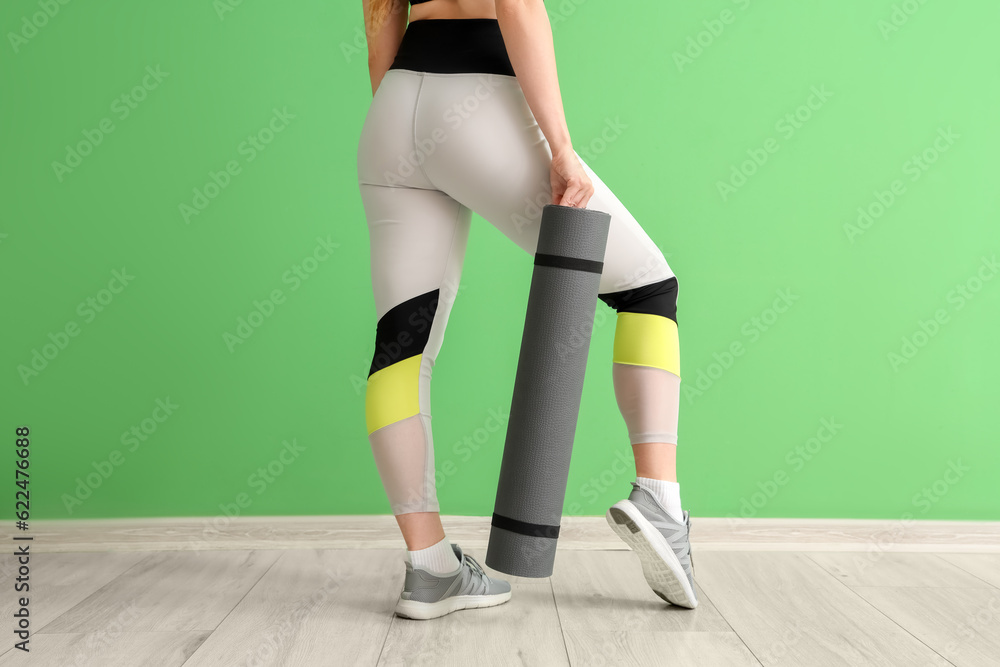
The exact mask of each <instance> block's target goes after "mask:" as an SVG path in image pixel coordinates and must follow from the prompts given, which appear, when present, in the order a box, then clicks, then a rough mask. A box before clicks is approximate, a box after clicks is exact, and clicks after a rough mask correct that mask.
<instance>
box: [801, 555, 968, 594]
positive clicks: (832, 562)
mask: <svg viewBox="0 0 1000 667" xmlns="http://www.w3.org/2000/svg"><path fill="white" fill-rule="evenodd" d="M809 558H810V559H812V560H813V561H814V562H816V563H817V564H818V565H819V566H820V567H822V568H823V569H824V570H826V571H827V572H829V573H830V574H832V575H833V576H834V577H836V578H837V579H839V580H840V581H842V582H844V583H845V584H847V585H848V586H852V587H853V586H930V587H950V588H962V587H971V588H982V587H984V586H986V585H987V584H986V582H984V581H983V580H981V579H979V578H977V577H974V576H972V575H971V574H969V573H968V572H966V571H965V570H963V569H962V568H960V567H958V566H956V565H953V564H951V563H949V562H948V561H946V560H944V559H943V558H940V557H938V556H937V555H936V554H914V553H879V552H874V553H871V554H863V553H843V552H840V553H829V552H826V553H823V552H821V553H810V554H809Z"/></svg>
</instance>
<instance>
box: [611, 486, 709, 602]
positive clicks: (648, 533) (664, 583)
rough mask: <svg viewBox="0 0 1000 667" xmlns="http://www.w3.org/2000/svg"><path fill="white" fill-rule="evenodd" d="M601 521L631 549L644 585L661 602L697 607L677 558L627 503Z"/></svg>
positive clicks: (660, 537) (667, 544)
mask: <svg viewBox="0 0 1000 667" xmlns="http://www.w3.org/2000/svg"><path fill="white" fill-rule="evenodd" d="M605 518H606V519H607V520H608V525H610V526H611V528H612V529H614V531H615V533H617V534H618V537H620V538H621V539H622V541H623V542H625V544H627V545H629V547H631V549H632V551H634V552H635V553H636V554H638V556H639V562H640V563H642V574H643V576H645V577H646V583H648V584H649V587H650V588H652V589H653V592H654V593H656V594H657V595H658V596H659V597H660V598H661V599H663V600H665V601H667V602H669V603H671V604H675V605H678V606H680V607H687V608H688V609H694V608H695V607H697V606H698V600H697V599H695V596H694V591H693V590H692V589H691V585H690V583H689V582H688V578H687V575H686V574H685V573H684V567H683V566H682V565H681V562H680V560H679V559H678V558H677V554H675V553H674V550H673V548H671V546H670V544H669V543H668V542H667V538H665V537H664V536H663V535H662V534H661V533H660V531H658V530H657V529H656V527H655V526H654V525H653V524H651V523H650V522H649V520H648V519H646V517H644V516H643V515H642V513H641V512H640V511H639V510H638V508H636V507H635V505H633V504H632V502H631V501H629V500H621V501H619V502H617V503H615V504H614V505H612V506H611V508H610V509H609V510H608V512H607V514H606V515H605Z"/></svg>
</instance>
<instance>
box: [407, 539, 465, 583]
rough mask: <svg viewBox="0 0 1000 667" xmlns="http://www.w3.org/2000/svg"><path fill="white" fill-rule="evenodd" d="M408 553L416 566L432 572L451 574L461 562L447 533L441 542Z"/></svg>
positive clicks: (411, 562)
mask: <svg viewBox="0 0 1000 667" xmlns="http://www.w3.org/2000/svg"><path fill="white" fill-rule="evenodd" d="M406 553H407V555H408V556H409V557H410V564H411V565H412V566H413V567H414V568H419V569H421V570H427V571H428V572H430V573H431V574H451V573H452V572H454V571H455V570H457V569H458V566H459V565H460V564H461V563H459V562H458V556H456V555H455V552H454V550H452V548H451V542H450V541H448V536H447V535H446V536H445V537H444V538H443V539H442V540H441V541H440V542H438V543H437V544H432V545H431V546H429V547H427V548H426V549H417V550H416V551H407V552H406Z"/></svg>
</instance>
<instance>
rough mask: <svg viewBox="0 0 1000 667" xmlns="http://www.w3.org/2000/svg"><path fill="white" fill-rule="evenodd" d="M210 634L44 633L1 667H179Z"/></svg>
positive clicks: (9, 655)
mask: <svg viewBox="0 0 1000 667" xmlns="http://www.w3.org/2000/svg"><path fill="white" fill-rule="evenodd" d="M207 634H208V633H207V632H92V633H69V634H62V633H60V634H43V635H36V636H35V637H33V638H32V640H31V643H30V644H29V646H30V647H31V652H30V653H27V654H26V653H24V652H23V651H18V650H16V649H11V650H9V651H7V652H6V653H4V654H3V655H2V656H0V665H31V666H32V667H174V666H177V667H179V666H180V665H183V664H184V661H185V660H187V659H188V657H189V656H190V655H191V654H192V653H193V652H194V650H195V649H196V648H198V645H199V644H201V642H203V641H204V640H205V637H206V636H207Z"/></svg>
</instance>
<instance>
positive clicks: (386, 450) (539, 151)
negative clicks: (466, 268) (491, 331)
mask: <svg viewBox="0 0 1000 667" xmlns="http://www.w3.org/2000/svg"><path fill="white" fill-rule="evenodd" d="M577 157H579V155H577ZM551 159H552V152H551V149H550V147H549V144H548V142H547V141H546V139H545V136H544V135H543V134H542V132H541V130H540V128H539V127H538V124H537V123H536V121H535V118H534V115H533V114H532V112H531V110H530V108H529V107H528V104H527V101H526V100H525V98H524V95H523V93H522V91H521V87H520V84H519V82H518V80H517V78H516V77H514V76H509V75H504V74H478V73H433V72H420V71H413V70H408V69H390V70H388V71H387V72H386V74H385V76H384V78H383V79H382V81H381V83H380V84H379V87H378V89H377V90H376V92H375V96H374V98H373V100H372V103H371V107H370V108H369V110H368V114H367V116H366V117H365V121H364V125H363V127H362V130H361V136H360V141H359V145H358V155H357V169H358V183H359V187H360V191H361V197H362V200H363V203H364V210H365V216H366V218H367V222H368V229H369V233H370V244H371V277H372V287H373V291H374V297H375V309H376V319H377V333H376V349H375V352H374V355H373V361H372V367H371V370H370V373H369V378H368V385H367V388H366V397H365V418H366V425H367V430H368V437H369V441H370V444H371V447H372V452H373V454H374V458H375V462H376V465H377V467H378V471H379V475H380V477H381V479H382V483H383V486H384V487H385V491H386V493H387V496H388V499H389V502H390V505H391V508H392V512H393V514H404V513H408V512H436V511H439V505H438V501H437V493H436V488H435V474H434V446H433V438H432V433H431V405H430V396H431V394H430V381H431V373H432V370H433V367H434V362H435V359H436V357H437V354H438V352H439V351H440V349H441V344H442V341H443V339H444V332H445V328H446V326H447V323H448V315H449V313H450V311H451V307H452V304H453V303H454V300H455V295H456V293H457V290H458V286H459V280H460V276H461V272H462V264H463V261H464V258H465V250H466V242H467V240H468V234H469V226H470V221H471V213H472V212H473V211H475V212H476V213H477V214H478V215H479V216H481V217H482V218H483V219H485V220H486V221H487V222H488V223H490V224H491V225H493V226H495V227H496V228H497V229H498V230H499V231H500V232H502V233H503V234H504V235H505V236H506V237H507V238H509V239H510V240H511V241H513V242H514V243H515V244H517V245H518V246H519V247H520V248H522V249H523V250H524V251H525V252H526V253H528V254H529V255H534V251H535V246H536V243H537V239H538V228H539V221H540V218H541V210H542V206H544V205H545V204H547V203H550V201H551V187H550V182H549V166H550V162H551ZM580 162H581V164H583V168H584V169H585V170H586V172H587V175H588V176H589V177H590V180H591V181H592V183H593V185H594V189H595V190H594V195H593V197H592V198H591V199H590V200H589V202H588V203H587V208H590V209H596V210H600V211H605V212H607V213H609V214H610V215H611V226H610V230H609V233H608V244H607V251H606V254H605V257H604V267H603V273H602V276H601V281H600V287H599V290H598V291H599V295H600V296H601V298H602V299H604V300H605V301H606V303H609V304H610V303H615V307H616V309H617V310H618V316H617V323H616V330H615V347H614V351H613V355H612V361H613V369H612V371H613V379H614V388H615V396H616V399H617V402H618V406H619V409H620V411H621V413H622V416H623V418H624V420H625V423H626V426H627V428H628V434H629V440H630V442H631V443H632V444H638V443H641V442H666V443H675V444H676V442H677V413H678V405H679V383H680V372H679V353H678V346H677V329H676V326H677V325H676V317H675V316H674V317H672V316H671V315H669V314H665V311H663V310H662V309H661V310H657V308H655V307H652V308H651V307H648V306H649V305H650V304H655V303H659V304H662V303H665V301H664V300H665V299H666V298H667V297H666V296H664V295H663V290H662V289H658V290H657V294H658V296H653V297H647V296H646V295H644V292H649V290H652V288H653V287H654V286H656V287H659V286H662V285H666V284H672V285H673V287H672V289H673V292H672V294H671V295H670V296H671V297H672V299H673V302H674V303H675V302H676V279H675V278H674V274H673V272H672V271H671V269H670V267H669V266H668V265H667V262H666V260H665V259H664V257H663V253H662V252H661V251H660V250H659V248H657V247H656V245H655V244H654V243H653V242H652V240H651V239H650V238H649V236H648V235H647V234H646V232H645V231H644V230H643V229H642V227H640V226H639V223H638V222H636V220H635V218H634V217H632V215H631V214H630V213H629V212H628V210H626V208H625V207H624V206H623V205H622V203H621V202H620V201H618V199H617V197H615V195H614V194H613V193H612V192H611V190H610V189H608V186H607V185H605V184H604V182H603V181H602V180H601V179H600V178H599V177H598V176H597V174H595V173H594V172H593V170H591V169H590V167H589V166H587V164H586V163H584V162H583V160H582V158H581V159H580ZM671 279H673V280H671ZM640 287H645V288H647V289H646V290H637V289H636V288H640ZM612 294H614V297H617V298H618V300H617V301H612V300H611V299H612V297H611V296H609V295H612ZM643 298H645V301H643ZM643 303H645V305H646V307H643ZM626 304H632V306H631V307H625V305H626ZM635 304H638V305H635ZM625 311H628V312H625ZM472 361H473V360H470V362H472Z"/></svg>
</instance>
